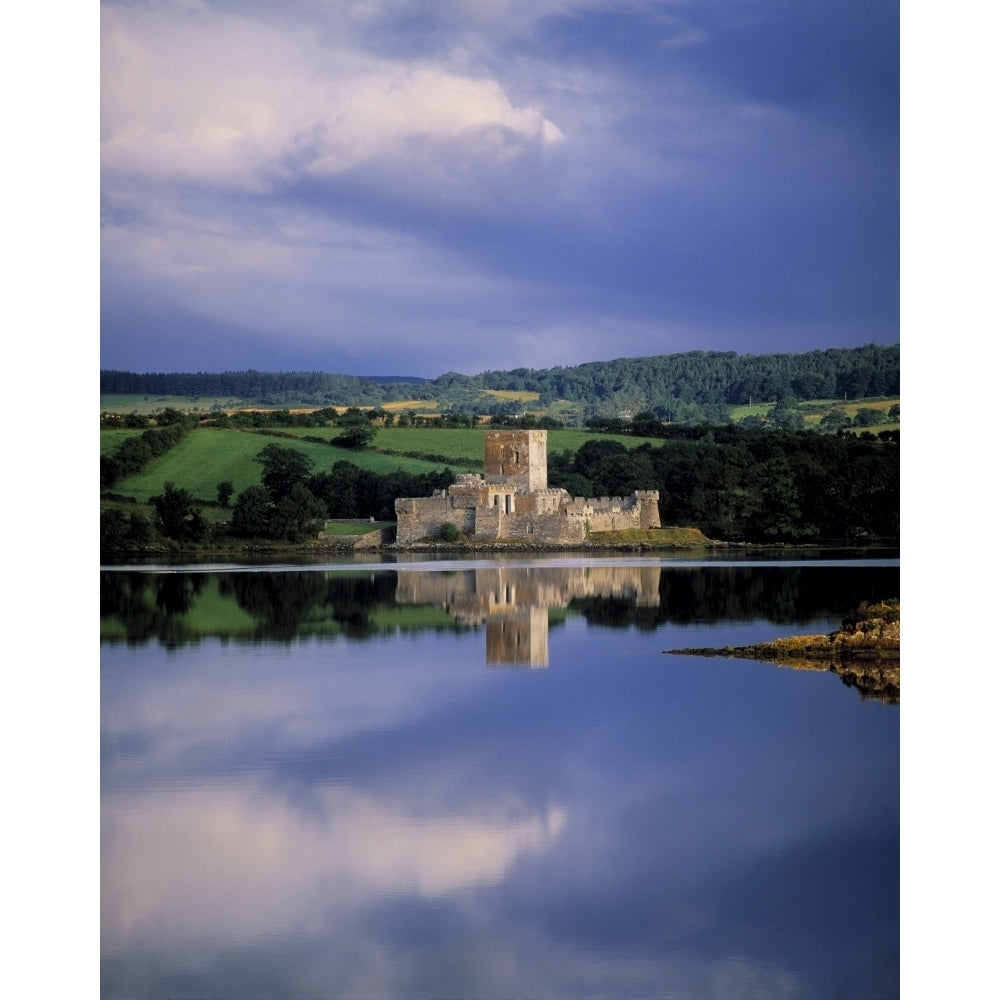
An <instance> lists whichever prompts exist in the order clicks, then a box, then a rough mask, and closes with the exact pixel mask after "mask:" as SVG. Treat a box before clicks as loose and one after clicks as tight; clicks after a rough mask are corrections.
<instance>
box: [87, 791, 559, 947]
mask: <svg viewBox="0 0 1000 1000" xmlns="http://www.w3.org/2000/svg"><path fill="white" fill-rule="evenodd" d="M317 801H318V803H319V806H320V808H319V809H318V810H317V809H316V808H315V806H316V805H317ZM313 806H314V808H312V809H311V810H310V811H309V812H308V813H302V812H301V811H296V810H295V808H294V807H292V806H291V805H289V804H288V803H287V802H283V801H282V800H281V799H280V798H278V797H276V796H275V795H274V794H273V792H271V793H268V792H267V791H266V790H263V789H261V788H259V787H255V786H254V785H248V786H246V787H243V788H234V787H232V786H230V787H228V788H227V789H225V790H221V789H218V788H209V789H188V790H183V791H172V792H171V791H165V790H163V789H157V790H156V791H155V792H153V793H150V794H148V795H146V794H143V795H138V794H136V793H131V792H126V793H120V794H111V795H107V796H105V798H104V800H103V803H102V810H101V811H102V866H101V867H102V875H101V882H102V900H103V905H102V913H101V924H102V947H103V948H104V949H105V950H106V951H107V952H110V953H112V954H113V953H114V952H116V951H118V950H119V949H120V948H123V947H125V946H126V944H128V946H130V947H135V946H136V945H137V944H138V943H140V942H145V943H146V944H150V945H152V944H155V945H156V946H157V947H161V948H167V949H170V948H172V947H174V946H177V945H179V944H184V943H190V942H192V941H194V942H198V943H199V944H200V945H202V946H208V945H211V944H215V945H217V946H222V945H226V946H228V945H229V944H230V942H232V941H233V940H234V939H240V938H250V939H252V938H255V937H258V936H260V935H262V934H268V935H281V934H286V933H292V932H300V931H301V929H302V928H303V927H316V926H317V925H319V924H320V923H321V922H322V918H323V914H324V913H325V912H326V910H327V909H328V908H329V907H331V906H332V905H334V903H335V901H336V902H338V903H339V904H340V905H343V904H344V903H345V901H346V900H347V899H355V900H357V899H359V898H361V899H368V898H370V897H371V896H377V895H379V894H390V893H391V894H408V893H415V894H417V895H420V896H440V895H448V894H452V893H455V892H457V891H460V890H463V889H468V888H472V887H474V886H477V885H492V884H496V883H497V882H499V881H500V879H501V878H502V877H503V876H504V873H505V872H506V870H507V869H508V868H509V867H510V865H512V864H513V863H514V861H515V860H516V859H517V858H518V857H519V856H520V855H521V854H522V853H525V852H528V853H537V852H540V851H543V850H546V849H548V848H549V847H551V846H552V845H553V843H554V842H555V841H556V840H557V839H558V837H559V835H560V833H561V831H562V829H563V827H564V826H565V824H566V812H565V810H564V809H562V808H559V807H557V806H552V807H548V808H545V809H543V810H541V811H538V810H534V811H530V812H529V811H525V810H521V811H520V813H519V814H517V815H498V814H497V813H496V812H491V813H490V814H488V815H481V816H477V815H471V816H470V815H458V816H451V815H441V816H425V815H419V816H418V815H409V814H407V813H405V812H403V811H402V810H401V809H400V808H399V806H397V805H388V804H386V803H382V802H379V801H378V800H377V799H374V798H372V797H371V796H368V795H363V794H360V793H357V792H352V791H350V790H348V789H344V788H327V789H325V790H323V791H322V792H319V791H317V792H315V793H314V796H313ZM151 861H152V863H151Z"/></svg>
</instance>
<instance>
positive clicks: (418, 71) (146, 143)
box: [101, 7, 562, 191]
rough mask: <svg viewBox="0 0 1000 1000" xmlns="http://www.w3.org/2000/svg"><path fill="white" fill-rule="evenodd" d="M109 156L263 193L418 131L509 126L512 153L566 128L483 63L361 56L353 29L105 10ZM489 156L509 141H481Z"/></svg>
mask: <svg viewBox="0 0 1000 1000" xmlns="http://www.w3.org/2000/svg"><path fill="white" fill-rule="evenodd" d="M101 89H102V137H103V138H102V161H103V167H104V170H105V172H106V174H107V173H110V174H111V175H112V176H114V175H117V174H125V175H131V176H137V177H145V178H148V179H151V180H161V181H162V180H168V179H179V180H184V181H194V182H200V183H207V184H215V185H226V186H228V187H235V188H238V189H242V190H247V191H264V190H267V189H269V188H270V186H271V185H272V184H274V183H275V182H276V181H281V180H286V179H289V178H290V177H291V176H294V174H295V173H297V172H298V171H300V170H304V171H305V172H307V173H308V174H310V175H312V176H327V175H330V174H337V173H340V172H341V171H344V170H347V169H350V168H353V167H357V166H358V165H359V164H363V163H365V162H367V161H368V160H370V159H372V158H376V157H379V156H381V155H384V154H386V153H387V152H390V151H395V152H398V151H399V149H400V148H402V146H403V144H405V142H406V141H407V140H409V139H411V138H414V137H422V138H430V139H434V140H452V139H457V138H460V137H462V136H465V135H468V134H470V133H473V134H474V133H478V132H483V131H488V130H491V129H502V130H504V131H505V132H507V133H508V134H509V135H510V136H512V137H514V138H515V139H516V142H515V144H514V147H513V150H514V152H515V153H516V152H517V150H519V149H527V148H536V147H541V148H543V149H544V148H548V147H552V146H553V145H556V144H558V143H559V141H560V140H561V138H562V133H561V132H560V130H559V128H558V126H557V125H556V124H555V123H554V122H552V121H550V120H549V119H548V118H547V117H546V116H545V115H544V114H543V113H542V111H541V110H539V109H538V108H535V107H530V106H515V104H514V103H512V101H511V99H510V98H509V96H508V95H507V94H506V93H505V91H504V89H503V88H502V87H501V85H500V84H499V82H498V81H497V80H496V79H494V78H491V77H489V76H487V75H485V74H484V73H482V72H479V73H473V72H464V73H463V72H458V71H456V70H455V69H453V68H448V67H445V66H443V65H435V64H432V63H427V62H420V61H399V60H391V59H388V58H377V57H374V56H370V55H366V54H364V53H363V52H361V51H360V50H359V49H357V48H353V47H352V46H351V44H350V40H349V39H344V38H338V37H335V38H333V39H332V40H330V39H329V38H327V39H326V40H324V39H322V38H321V37H320V35H319V34H317V33H316V32H315V31H314V30H312V29H309V28H306V27H300V26H297V27H291V26H288V25H283V24H276V23H267V22H266V21H264V20H258V21H254V20H250V19H246V18H242V17H237V16H233V15H229V14H224V13H220V12H215V11H209V10H204V9H202V10H193V11H191V12H188V13H186V14H184V15H181V14H180V13H179V12H177V11H176V10H175V11H172V12H168V11H165V10H164V9H162V8H152V9H150V8H133V7H128V8H107V9H106V10H105V12H104V16H103V19H102V88H101ZM477 150H478V154H479V155H480V156H483V157H485V158H487V159H488V158H489V157H490V156H491V155H493V156H496V155H501V156H509V155H510V154H511V150H512V147H511V146H509V145H508V146H505V147H497V146H496V145H495V144H492V145H491V144H490V143H483V144H481V145H480V146H478V147H477Z"/></svg>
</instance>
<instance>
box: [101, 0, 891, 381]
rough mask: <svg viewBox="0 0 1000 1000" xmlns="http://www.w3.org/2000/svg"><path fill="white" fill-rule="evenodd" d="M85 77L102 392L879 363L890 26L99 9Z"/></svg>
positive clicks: (402, 9)
mask: <svg viewBox="0 0 1000 1000" xmlns="http://www.w3.org/2000/svg"><path fill="white" fill-rule="evenodd" d="M100 80H101V85H100V132H101V141H100V150H101V152H100V198H101V201H100V213H101V214H100V218H101V237H100V364H101V367H102V368H116V369H125V370H131V371H223V370H243V369H247V368H255V369H260V370H286V371H287V370H320V371H329V372H337V373H346V374H361V375H413V376H421V377H428V378H434V377H436V376H438V375H441V374H444V373H445V372H449V371H457V372H461V373H463V374H467V375H472V374H477V373H479V372H482V371H486V370H497V369H499V370H508V369H511V368H517V367H528V368H548V367H555V366H571V365H576V364H581V363H584V362H588V361H601V360H610V359H613V358H619V357H642V356H648V355H654V354H670V353H675V352H681V351H690V350H723V351H737V352H740V353H771V352H781V351H806V350H812V349H824V348H829V347H850V346H854V345H860V344H866V343H879V344H891V343H898V342H899V339H900V337H899V330H900V299H899V296H900V281H899V271H900V240H899V233H900V229H899V227H900V213H899V204H900V187H899V177H900V160H899V139H900V128H899V121H900V102H899V5H898V3H897V2H895V0H844V2H841V3H837V4H830V3H829V2H822V3H820V2H814V0H753V2H752V3H751V2H747V0H669V2H651V0H617V2H616V0H532V2H527V0H436V2H420V0H356V2H351V0H343V2H323V0H282V2H280V3H278V2H275V0H240V2H235V0H149V2H128V0H124V2H111V0H108V2H105V3H103V4H102V5H101V16H100Z"/></svg>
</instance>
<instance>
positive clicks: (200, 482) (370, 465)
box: [101, 428, 482, 503]
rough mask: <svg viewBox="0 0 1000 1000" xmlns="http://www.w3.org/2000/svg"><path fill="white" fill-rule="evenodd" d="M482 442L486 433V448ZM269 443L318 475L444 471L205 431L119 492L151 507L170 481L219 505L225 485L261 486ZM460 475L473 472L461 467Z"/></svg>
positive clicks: (247, 434) (409, 461) (367, 454)
mask: <svg viewBox="0 0 1000 1000" xmlns="http://www.w3.org/2000/svg"><path fill="white" fill-rule="evenodd" d="M121 433H122V432H121V431H101V437H102V450H103V438H104V435H106V434H121ZM438 433H439V434H441V433H442V432H438ZM481 439H482V435H481V434H480V446H479V447H480V450H481V449H482V443H481ZM268 444H278V445H281V446H282V447H294V448H296V449H297V450H299V451H302V452H304V453H305V454H306V455H308V456H309V457H310V458H311V459H312V460H313V471H314V472H328V471H329V470H330V467H331V466H332V465H333V463H334V462H338V461H342V460H346V461H348V462H352V463H353V464H354V465H357V466H359V467H361V468H363V469H369V470H371V471H372V472H375V473H378V474H379V475H385V474H387V473H389V472H394V471H395V470H397V469H402V470H403V471H404V472H411V473H421V472H436V471H438V470H440V469H441V463H440V462H427V461H422V460H420V459H413V458H401V457H395V456H392V455H381V454H378V453H377V452H371V451H358V452H356V451H348V450H347V449H345V448H334V447H331V446H330V445H327V444H316V443H314V442H311V441H297V440H291V439H287V438H278V437H273V436H270V435H264V434H257V433H253V432H251V431H235V430H217V429H210V428H202V429H199V430H196V431H192V432H191V434H189V435H188V436H187V437H186V438H185V439H184V440H183V441H181V442H180V444H178V445H177V446H176V447H174V448H172V449H171V450H170V451H169V452H167V454H166V455H163V456H162V457H161V458H158V459H156V460H154V461H153V462H151V463H150V464H149V465H148V466H147V467H146V468H145V469H144V470H143V471H142V472H141V473H140V474H139V475H137V476H132V477H131V478H129V479H124V480H122V481H121V482H120V483H117V484H116V485H115V487H114V492H115V493H118V494H120V495H122V496H132V497H135V498H136V499H137V500H138V501H139V502H140V503H145V502H147V501H148V500H149V498H150V497H151V496H156V495H158V494H160V493H162V492H163V484H164V483H167V482H172V483H173V484H174V485H175V486H177V487H182V488H183V489H186V490H188V491H189V492H190V493H191V494H192V495H193V496H194V497H196V498H197V499H198V500H201V501H203V502H208V501H211V502H214V501H215V499H216V495H217V487H218V484H219V483H221V482H230V483H232V484H233V487H234V489H235V491H236V493H237V494H239V493H242V492H243V490H245V489H246V488H247V487H248V486H253V485H256V484H259V483H260V476H261V472H262V471H263V470H262V467H261V465H260V463H259V462H255V461H254V458H255V457H256V456H257V454H258V453H259V452H260V451H261V450H262V449H263V448H265V447H266V446H267V445H268ZM480 467H481V462H480ZM455 471H473V470H464V469H458V468H456V470H455Z"/></svg>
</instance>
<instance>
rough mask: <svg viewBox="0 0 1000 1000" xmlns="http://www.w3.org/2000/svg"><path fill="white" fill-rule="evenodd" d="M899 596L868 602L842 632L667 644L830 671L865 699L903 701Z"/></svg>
mask: <svg viewBox="0 0 1000 1000" xmlns="http://www.w3.org/2000/svg"><path fill="white" fill-rule="evenodd" d="M899 638H900V627H899V601H898V600H897V601H880V602H878V603H875V604H868V603H863V604H862V605H861V606H860V607H859V608H858V609H857V611H855V612H853V613H852V614H851V615H848V616H847V617H846V618H845V619H844V620H843V623H842V624H841V627H840V628H839V629H838V630H837V631H836V632H831V633H830V634H829V635H802V636H793V637H791V638H787V639H773V640H771V641H770V642H761V643H757V644H755V645H751V646H724V647H722V648H721V649H714V648H704V647H702V648H695V647H689V648H687V649H665V650H664V652H665V653H669V654H679V655H686V656H707V657H712V656H724V657H729V658H738V659H744V660H757V661H761V662H766V663H775V664H777V665H778V666H782V667H790V668H791V669H793V670H830V671H833V672H834V673H836V674H838V675H839V676H840V678H841V680H842V681H843V682H844V683H845V684H847V685H848V686H849V687H854V688H857V690H858V692H859V693H860V694H861V696H862V698H874V699H877V700H878V701H882V702H885V703H887V704H894V705H898V704H899Z"/></svg>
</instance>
